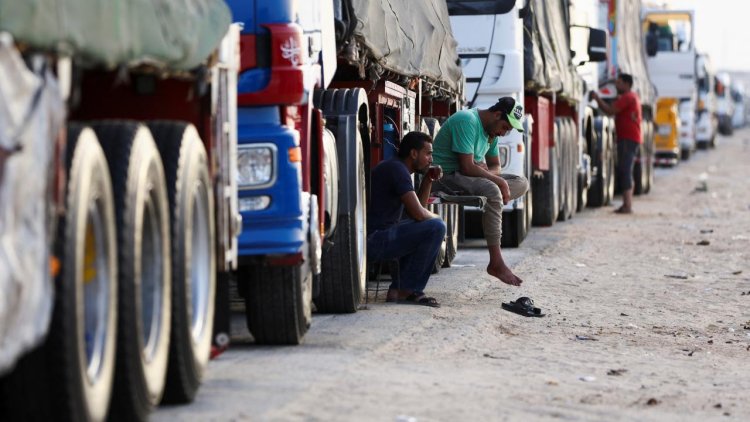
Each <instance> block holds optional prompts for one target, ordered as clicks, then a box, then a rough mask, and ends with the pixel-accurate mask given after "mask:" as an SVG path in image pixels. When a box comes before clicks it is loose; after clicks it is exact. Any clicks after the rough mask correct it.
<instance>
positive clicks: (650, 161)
mask: <svg viewBox="0 0 750 422" xmlns="http://www.w3.org/2000/svg"><path fill="white" fill-rule="evenodd" d="M646 133H647V134H648V135H647V137H646V179H645V180H644V182H645V184H644V186H643V193H649V192H651V187H652V186H653V185H654V122H648V123H647V124H646Z"/></svg>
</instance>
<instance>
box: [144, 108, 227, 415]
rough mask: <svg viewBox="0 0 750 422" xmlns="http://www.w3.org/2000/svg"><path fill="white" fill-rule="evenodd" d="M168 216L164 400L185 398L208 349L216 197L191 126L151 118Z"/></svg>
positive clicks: (193, 390) (195, 382) (213, 287)
mask: <svg viewBox="0 0 750 422" xmlns="http://www.w3.org/2000/svg"><path fill="white" fill-rule="evenodd" d="M148 126H149V129H150V130H151V133H152V135H153V137H154V140H155V141H156V145H157V147H158V149H159V154H160V156H161V160H162V163H163V164H164V174H165V176H166V178H167V193H168V195H169V209H170V220H171V230H170V233H171V245H172V254H171V257H172V324H171V330H170V333H171V337H170V341H169V344H170V346H169V364H168V366H167V384H166V388H165V391H164V398H163V401H164V402H166V403H188V402H191V401H193V398H194V397H195V394H196V392H197V391H198V388H199V387H200V383H201V379H202V377H203V372H204V370H205V368H206V364H207V363H208V358H209V354H210V352H211V337H212V332H213V322H214V304H215V297H216V255H215V248H214V238H215V236H214V202H213V189H212V185H211V178H210V176H209V174H208V155H207V154H206V149H205V148H204V146H203V142H202V141H201V138H200V135H198V131H197V130H196V129H195V126H193V125H191V124H187V123H183V122H151V123H149V125H148Z"/></svg>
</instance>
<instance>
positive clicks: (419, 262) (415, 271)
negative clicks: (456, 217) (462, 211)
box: [367, 218, 445, 291]
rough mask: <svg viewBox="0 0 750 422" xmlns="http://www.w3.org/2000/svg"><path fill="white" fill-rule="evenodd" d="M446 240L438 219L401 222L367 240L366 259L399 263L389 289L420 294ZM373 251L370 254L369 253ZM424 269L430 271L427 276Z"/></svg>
mask: <svg viewBox="0 0 750 422" xmlns="http://www.w3.org/2000/svg"><path fill="white" fill-rule="evenodd" d="M443 238H445V223H443V221H442V220H440V219H437V218H435V219H430V220H425V221H420V222H417V221H414V220H411V219H407V220H402V221H401V222H399V223H398V224H396V225H395V226H393V227H391V228H390V229H388V230H384V231H378V232H375V233H373V234H371V235H370V236H368V239H367V248H368V251H367V255H368V259H371V260H377V261H381V262H382V261H389V260H393V259H398V260H399V271H398V274H397V275H396V274H394V279H393V282H392V283H391V287H390V288H391V289H400V290H406V291H413V290H421V289H424V286H425V285H426V284H427V280H428V279H429V277H430V274H431V271H432V266H433V265H434V263H435V260H436V259H437V254H438V251H439V248H440V243H441V242H442V240H443ZM371 248H372V250H371ZM424 268H429V269H428V270H427V271H426V272H425V271H424Z"/></svg>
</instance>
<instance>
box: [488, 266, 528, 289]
mask: <svg viewBox="0 0 750 422" xmlns="http://www.w3.org/2000/svg"><path fill="white" fill-rule="evenodd" d="M487 274H489V275H491V276H493V277H497V278H499V279H500V281H502V282H503V283H505V284H510V285H511V286H520V285H521V283H523V280H521V279H520V278H518V277H516V275H515V274H513V272H512V271H511V270H510V268H508V267H507V266H505V265H502V266H497V267H494V268H493V267H490V266H489V265H488V266H487Z"/></svg>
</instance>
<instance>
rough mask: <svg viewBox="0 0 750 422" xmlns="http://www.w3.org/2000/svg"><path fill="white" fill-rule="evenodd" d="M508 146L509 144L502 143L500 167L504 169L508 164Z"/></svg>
mask: <svg viewBox="0 0 750 422" xmlns="http://www.w3.org/2000/svg"><path fill="white" fill-rule="evenodd" d="M508 152H509V151H508V146H507V145H500V151H499V154H498V155H499V158H500V168H501V169H504V168H506V167H507V166H508V158H509V157H508V155H509V154H508Z"/></svg>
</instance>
